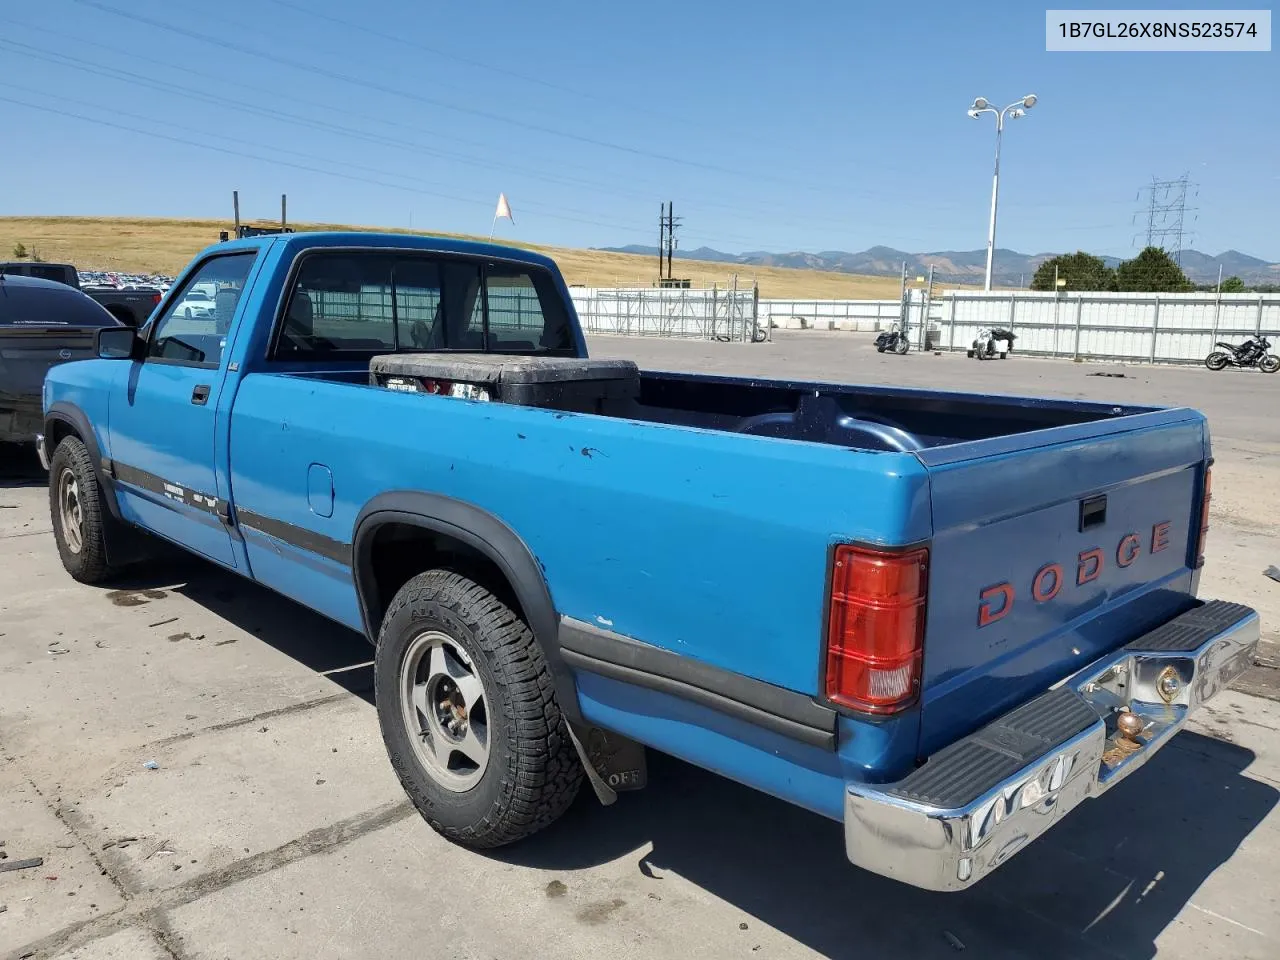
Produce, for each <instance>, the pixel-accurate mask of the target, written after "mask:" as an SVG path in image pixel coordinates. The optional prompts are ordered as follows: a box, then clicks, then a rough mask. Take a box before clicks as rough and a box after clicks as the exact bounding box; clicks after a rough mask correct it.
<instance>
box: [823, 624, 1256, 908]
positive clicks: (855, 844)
mask: <svg viewBox="0 0 1280 960" xmlns="http://www.w3.org/2000/svg"><path fill="white" fill-rule="evenodd" d="M1259 632H1260V628H1259V623H1258V615H1257V613H1255V612H1254V611H1253V610H1252V609H1250V608H1249V607H1246V606H1242V605H1241V604H1236V603H1227V602H1225V601H1221V600H1214V601H1211V602H1209V603H1206V604H1204V605H1203V606H1200V607H1197V608H1195V609H1193V610H1189V611H1188V612H1187V613H1184V614H1183V615H1182V616H1180V617H1176V618H1174V619H1173V620H1170V621H1169V622H1168V623H1166V624H1164V625H1163V626H1160V627H1158V628H1156V629H1155V630H1152V631H1151V632H1150V633H1148V634H1146V635H1145V636H1142V637H1139V638H1138V639H1137V640H1135V641H1134V642H1133V643H1130V644H1128V645H1127V646H1125V647H1121V648H1120V649H1119V650H1117V651H1115V652H1114V653H1111V654H1108V655H1107V656H1106V657H1103V658H1102V659H1100V660H1097V661H1095V662H1094V663H1092V664H1090V665H1089V666H1087V667H1085V668H1084V669H1083V670H1081V671H1079V672H1078V673H1075V674H1073V675H1072V676H1070V677H1067V678H1066V679H1065V680H1063V681H1062V682H1060V683H1059V684H1057V685H1056V686H1055V687H1054V688H1053V689H1051V690H1049V691H1048V692H1046V693H1044V694H1042V695H1040V696H1038V697H1036V698H1035V699H1034V700H1031V701H1029V702H1028V703H1025V704H1023V705H1022V706H1020V707H1018V708H1017V709H1015V710H1012V711H1010V712H1009V713H1007V714H1005V715H1004V716H1002V717H1000V718H998V719H996V720H994V721H992V722H991V723H989V724H988V725H987V726H985V727H983V728H982V729H981V730H979V731H977V732H976V733H973V734H971V735H970V736H968V737H965V738H964V739H963V740H960V741H957V742H956V743H954V744H952V745H951V746H949V747H946V748H945V749H943V750H941V751H939V752H938V753H936V754H934V755H933V756H932V757H930V758H929V760H928V762H927V763H925V764H924V765H923V766H921V767H920V768H919V769H917V770H915V771H913V772H912V773H910V774H909V775H908V776H906V777H905V778H903V779H902V780H899V781H898V782H897V783H889V784H860V783H855V784H850V785H849V786H848V789H847V791H846V794H845V805H844V829H845V849H846V851H847V853H848V856H849V859H850V860H851V861H852V862H853V863H855V864H857V865H858V866H860V867H864V868H866V869H867V870H871V871H873V872H875V873H880V874H883V875H885V876H889V877H893V878H895V879H897V880H901V881H902V882H904V883H909V884H912V885H913V886H917V887H923V888H925V889H928V890H942V891H952V890H962V889H964V888H966V887H969V886H972V885H973V884H974V883H976V882H977V881H979V880H980V879H982V878H983V877H984V876H986V875H987V874H989V873H990V872H991V871H993V870H995V869H996V868H997V867H999V866H1000V865H1001V864H1002V863H1004V862H1005V861H1006V860H1008V859H1009V858H1010V857H1012V856H1013V855H1014V854H1015V853H1017V852H1018V851H1019V850H1021V849H1022V848H1023V847H1025V846H1026V845H1027V844H1028V843H1030V842H1031V841H1032V840H1034V839H1036V837H1038V836H1040V835H1041V834H1043V833H1044V832H1045V831H1047V830H1048V829H1049V828H1050V827H1052V826H1053V825H1054V824H1055V823H1057V821H1058V820H1059V819H1060V818H1061V817H1062V816H1064V815H1065V814H1066V813H1067V812H1068V811H1070V810H1072V809H1073V808H1075V807H1076V806H1078V805H1079V804H1080V803H1082V802H1083V801H1084V800H1085V799H1087V798H1089V797H1093V796H1098V795H1100V794H1102V793H1103V792H1105V791H1106V790H1108V789H1109V788H1111V787H1112V786H1114V785H1115V784H1116V783H1118V782H1119V781H1121V780H1123V779H1124V778H1125V777H1127V776H1128V775H1129V774H1130V773H1132V772H1133V771H1134V770H1136V769H1137V768H1138V767H1140V766H1141V765H1142V764H1143V763H1145V762H1146V761H1147V759H1148V758H1150V757H1151V755H1152V754H1154V753H1155V752H1156V751H1157V750H1159V749H1160V748H1161V747H1162V746H1164V745H1165V744H1166V743H1167V742H1168V741H1169V738H1170V737H1172V736H1173V735H1174V734H1175V733H1177V732H1178V730H1180V729H1181V728H1182V727H1183V726H1184V725H1185V724H1186V721H1187V717H1188V716H1190V714H1191V713H1192V711H1194V710H1195V709H1196V708H1197V707H1198V706H1199V705H1200V704H1202V703H1204V702H1205V701H1206V700H1209V699H1210V698H1211V697H1213V696H1215V695H1216V694H1217V693H1218V692H1219V691H1220V690H1222V689H1223V688H1225V687H1226V686H1227V685H1228V684H1229V683H1231V681H1232V680H1234V679H1235V678H1236V677H1238V676H1239V675H1240V674H1241V673H1243V672H1244V671H1245V670H1246V669H1248V667H1249V665H1250V663H1251V662H1252V659H1253V654H1254V651H1255V650H1256V648H1257V645H1258V636H1259ZM1126 731H1127V732H1126Z"/></svg>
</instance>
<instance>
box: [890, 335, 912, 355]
mask: <svg viewBox="0 0 1280 960" xmlns="http://www.w3.org/2000/svg"><path fill="white" fill-rule="evenodd" d="M909 349H911V344H910V342H908V340H907V338H906V337H899V338H898V341H897V343H895V344H894V345H893V352H894V353H896V354H897V355H898V356H902V355H903V354H904V353H906V352H907V351H908V350H909Z"/></svg>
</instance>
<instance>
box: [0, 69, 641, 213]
mask: <svg viewBox="0 0 1280 960" xmlns="http://www.w3.org/2000/svg"><path fill="white" fill-rule="evenodd" d="M0 86H10V85H9V84H0ZM41 95H42V96H49V97H53V96H54V95H52V94H41ZM56 99H59V100H68V99H70V98H67V97H56ZM0 102H4V103H10V104H13V105H15V106H20V107H26V108H28V109H31V110H37V111H40V112H42V113H46V114H54V115H57V116H62V117H68V118H70V119H73V120H80V121H83V122H85V123H93V124H97V125H99V126H104V127H111V128H113V129H116V130H123V131H126V132H128V133H136V134H138V135H140V136H145V137H153V138H155V139H157V140H167V141H169V142H170V143H177V144H181V145H182V146H185V147H191V148H193V149H197V150H211V151H214V152H216V153H221V154H225V155H228V156H233V157H240V158H242V159H248V160H258V161H261V162H263V163H272V164H276V165H277V166H282V167H291V168H293V169H295V170H304V171H306V172H308V173H318V174H320V175H321V176H328V177H338V178H340V179H343V180H351V181H355V182H357V183H366V184H371V185H373V186H379V187H387V188H389V189H392V190H401V191H404V192H407V193H413V194H417V195H419V196H429V197H436V198H438V199H443V200H453V201H455V202H458V203H465V204H468V205H471V206H484V207H487V206H488V201H482V200H476V199H475V198H474V197H460V196H458V195H456V194H450V193H441V192H440V191H437V190H425V189H422V188H420V187H413V186H405V185H403V184H398V183H389V182H387V181H385V180H375V179H373V178H370V177H360V176H355V175H354V174H347V173H341V172H339V171H335V170H325V169H323V168H321V167H317V166H313V165H311V164H302V163H296V162H294V161H290V160H280V159H277V158H275V157H266V156H262V155H261V154H254V153H247V152H245V151H243V150H231V149H229V148H226V147H219V146H217V145H215V144H211V143H204V142H201V141H197V142H194V143H193V142H192V141H191V140H188V139H184V138H181V137H171V136H167V135H166V134H163V133H158V132H156V131H155V130H146V129H143V128H141V127H131V126H129V125H127V124H122V123H114V122H112V121H110V120H103V119H101V118H99V117H89V116H85V115H84V114H80V113H73V112H71V111H68V110H58V109H56V108H54V107H48V106H43V105H41V104H35V103H30V102H28V101H25V100H18V99H15V98H13V97H5V98H3V100H0ZM90 106H94V107H95V108H97V109H101V108H100V107H97V106H96V105H93V104H90ZM117 112H119V111H117ZM134 116H135V117H136V116H137V115H136V114H135V115H134ZM142 119H146V120H147V121H148V122H151V123H157V124H164V125H166V126H172V125H171V124H168V123H167V121H160V120H157V119H154V118H142ZM188 129H189V128H188ZM192 132H195V133H199V131H192ZM222 139H223V140H224V141H226V142H230V143H243V144H245V145H248V146H254V147H258V148H259V149H265V150H277V151H279V152H285V151H283V150H282V149H281V148H279V147H272V146H268V145H265V144H256V143H253V142H252V141H246V140H237V139H234V138H228V137H223V138H222ZM289 152H293V153H296V151H289ZM365 169H368V168H365ZM386 175H388V176H394V177H402V175H400V174H386ZM402 178H403V177H402ZM403 179H408V178H403ZM525 205H526V206H528V207H532V208H534V209H541V208H543V207H545V205H544V204H535V203H527V204H525ZM555 209H564V208H562V207H556V208H555ZM543 216H545V217H547V218H549V219H552V220H565V221H568V222H572V223H585V224H588V225H590V226H596V227H608V228H610V229H618V230H634V229H635V227H634V226H624V225H621V224H618V223H606V222H604V221H601V220H589V219H584V218H582V217H572V216H564V215H562V214H555V213H544V214H543Z"/></svg>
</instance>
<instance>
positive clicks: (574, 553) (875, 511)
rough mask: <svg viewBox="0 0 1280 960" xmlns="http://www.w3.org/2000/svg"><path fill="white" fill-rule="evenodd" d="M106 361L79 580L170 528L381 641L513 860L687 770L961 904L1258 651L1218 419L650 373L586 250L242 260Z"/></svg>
mask: <svg viewBox="0 0 1280 960" xmlns="http://www.w3.org/2000/svg"><path fill="white" fill-rule="evenodd" d="M196 285H199V286H200V288H201V289H204V290H213V291H216V292H215V293H214V295H213V301H214V304H213V308H212V309H211V310H210V311H208V312H207V313H202V314H201V315H199V316H186V315H184V314H183V313H182V311H180V310H179V309H178V305H180V304H181V303H182V302H183V299H184V291H186V290H188V289H192V288H194V287H195V286H196ZM96 352H97V358H96V359H90V360H85V361H79V362H73V363H68V364H64V365H61V366H58V367H55V368H54V369H52V370H51V371H50V372H49V375H48V377H47V380H46V382H45V386H44V403H43V408H44V433H43V436H42V438H41V440H40V442H39V448H40V452H41V456H42V458H43V459H44V461H45V462H46V465H47V466H48V468H49V504H50V511H51V514H52V519H53V526H54V533H55V537H56V540H57V545H58V550H59V552H60V554H61V558H62V562H63V564H64V566H65V567H66V569H67V571H68V572H69V573H70V575H71V576H73V577H75V578H76V579H77V580H80V581H83V582H87V583H97V582H101V581H104V580H106V579H108V578H110V577H111V576H112V575H113V572H114V571H117V570H119V569H120V568H122V567H123V566H125V565H127V564H130V563H133V562H135V561H137V560H140V559H143V558H145V557H146V556H147V555H148V551H149V550H150V549H153V548H154V546H155V544H156V539H155V538H161V539H163V540H166V541H169V542H170V543H172V544H176V545H178V546H180V547H183V548H185V549H186V550H188V551H190V552H192V553H195V554H198V555H200V556H202V557H204V558H206V559H208V560H210V561H212V562H213V563H216V564H218V565H220V566H222V567H225V568H226V569H228V570H233V571H235V572H237V573H239V574H241V575H243V576H245V577H248V578H250V579H252V580H255V581H257V582H258V583H261V584H264V585H265V586H267V587H269V588H271V589H273V590H275V591H278V592H279V593H281V594H283V595H285V596H287V597H291V598H293V599H294V600H296V601H298V602H299V603H302V604H304V605H306V606H307V607H310V608H311V609H313V610H317V611H319V612H320V613H322V614H324V615H326V616H327V617H330V618H332V619H333V620H336V621H337V622H339V623H342V624H345V625H347V626H349V627H350V628H352V629H353V630H358V631H360V632H361V633H363V634H364V635H365V636H366V637H367V638H368V640H369V641H370V642H371V643H373V644H374V645H375V646H376V654H375V664H376V667H375V672H376V690H375V692H376V699H377V708H378V716H379V721H380V724H381V728H382V733H383V736H384V739H385V742H386V746H387V750H388V753H389V755H390V759H391V762H392V764H393V765H394V767H395V770H396V772H397V774H398V775H399V777H400V780H401V782H402V783H403V785H404V788H405V790H406V792H407V793H408V794H409V796H410V797H411V798H412V800H413V801H414V803H415V804H416V805H417V806H418V808H419V809H420V810H421V812H422V814H423V816H424V817H425V818H426V819H427V820H428V821H429V822H430V823H431V824H432V826H433V827H435V828H436V829H437V830H439V831H440V832H441V833H442V834H444V835H446V836H447V837H450V838H452V839H453V840H455V841H457V842H460V843H463V844H466V845H470V846H473V847H480V848H483V847H493V846H497V845H501V844H506V843H510V842H512V841H516V840H519V839H521V838H522V837H525V836H527V835H529V834H531V833H533V832H534V831H536V830H539V829H540V828H542V827H545V826H546V825H548V824H550V823H551V822H552V821H554V820H555V819H556V818H557V817H558V816H560V815H561V814H562V813H563V812H564V811H565V809H566V808H567V807H568V806H569V804H570V803H571V802H572V800H573V798H574V796H575V794H576V793H577V791H578V790H579V788H580V786H581V784H582V782H583V780H584V779H585V780H586V781H587V782H589V784H590V785H591V787H592V788H593V789H594V790H595V792H596V794H597V795H598V796H599V797H600V799H601V800H602V801H603V802H605V803H609V802H612V801H613V800H615V799H616V796H617V793H618V791H620V790H629V789H634V788H638V787H640V786H642V785H643V784H644V782H645V779H646V769H645V764H644V753H645V751H644V748H645V747H650V748H653V749H656V750H660V751H664V752H667V753H670V754H674V755H676V756H678V757H681V758H683V759H685V760H687V761H689V762H691V763H694V764H697V765H700V766H702V767H705V768H707V769H710V770H713V771H716V772H718V773H720V774H723V775H724V776H727V777H731V778H733V779H735V780H738V781H740V782H742V783H744V784H748V785H750V786H752V787H755V788H757V789H759V790H763V791H765V792H767V793H770V794H773V795H775V796H777V797H781V798H783V799H784V800H787V801H790V802H792V803H795V804H798V805H800V806H802V807H805V808H807V809H809V810H812V811H815V812H817V813H819V814H821V815H823V816H826V817H829V818H831V819H832V820H835V821H837V822H840V823H842V824H843V828H844V837H845V846H846V852H847V855H848V858H849V859H850V860H851V861H852V862H853V863H854V864H856V865H858V866H861V867H864V868H866V869H868V870H872V871H875V872H878V873H881V874H885V875H888V876H891V877H895V878H897V879H899V880H901V881H904V882H906V883H909V884H913V885H916V886H919V887H924V888H928V889H933V890H944V891H945V890H959V889H963V888H966V887H968V886H970V885H972V884H973V883H975V882H977V881H978V880H980V879H981V878H982V877H984V876H986V875H987V874H989V873H990V872H991V871H992V870H994V869H996V868H997V867H998V866H1000V864H1002V863H1003V862H1004V861H1006V860H1007V859H1009V858H1010V857H1011V856H1012V855H1013V854H1015V853H1017V852H1018V851H1020V850H1021V849H1023V848H1024V847H1025V846H1027V845H1028V844H1029V843H1030V842H1031V841H1032V840H1034V839H1035V838H1036V837H1037V836H1039V835H1041V834H1042V833H1044V832H1045V831H1046V830H1048V829H1049V828H1050V827H1051V826H1053V825H1054V824H1055V823H1056V822H1057V821H1058V820H1059V819H1060V818H1061V817H1062V816H1064V815H1065V814H1066V813H1067V812H1068V811H1070V810H1071V809H1072V808H1074V807H1075V806H1077V805H1078V804H1080V803H1081V802H1083V801H1084V800H1085V799H1087V798H1090V797H1095V796H1098V795H1100V794H1102V793H1103V792H1105V791H1106V790H1107V789H1109V788H1110V787H1112V786H1114V785H1115V784H1116V783H1118V782H1119V781H1120V780H1121V779H1123V778H1125V777H1126V776H1128V775H1129V774H1130V773H1132V772H1134V771H1135V770H1136V769H1137V768H1138V767H1140V766H1141V765H1142V764H1143V762H1144V761H1146V760H1147V759H1148V758H1149V757H1150V756H1151V755H1152V754H1153V753H1154V752H1155V751H1156V750H1158V749H1159V748H1160V747H1161V746H1163V745H1164V744H1165V743H1166V742H1167V741H1168V740H1169V738H1170V737H1171V736H1172V735H1173V734H1175V733H1176V732H1177V731H1178V730H1179V729H1180V728H1181V727H1182V726H1183V725H1184V724H1185V722H1186V720H1187V717H1188V716H1189V715H1190V714H1191V713H1192V712H1193V711H1194V710H1195V709H1196V708H1197V707H1198V706H1199V705H1200V704H1201V703H1203V702H1204V701H1205V700H1207V699H1209V698H1210V697H1212V696H1214V695H1215V694H1216V693H1217V692H1218V691H1219V690H1221V689H1222V688H1224V687H1225V686H1226V685H1227V684H1228V683H1230V682H1231V681H1232V680H1233V679H1234V678H1235V677H1236V676H1238V675H1239V674H1240V673H1241V672H1242V671H1243V670H1244V669H1246V667H1247V666H1248V665H1249V663H1250V661H1251V657H1252V654H1253V651H1254V649H1255V646H1256V644H1257V639H1258V635H1259V625H1258V618H1257V615H1256V614H1255V613H1254V611H1252V610H1251V609H1249V608H1248V607H1245V606H1241V605H1238V604H1234V603H1229V602H1225V601H1221V600H1213V601H1207V602H1206V601H1203V600H1199V599H1197V597H1196V589H1197V583H1198V580H1199V573H1200V568H1201V566H1202V564H1203V558H1204V540H1205V535H1206V531H1207V528H1208V516H1209V513H1208V506H1209V495H1210V465H1211V462H1212V461H1211V455H1210V444H1209V434H1208V429H1207V426H1206V422H1205V419H1204V417H1203V416H1202V415H1201V414H1199V413H1197V412H1195V411H1193V410H1189V409H1183V408H1179V409H1156V408H1148V407H1125V406H1113V405H1110V404H1101V403H1091V402H1082V401H1061V400H1044V399H1029V398H1017V397H1001V396H982V395H972V394H962V393H944V392H939V391H928V390H911V389H898V388H893V387H865V386H850V385H841V384H830V383H804V382H788V381H779V380H762V379H735V378H726V377H716V376H706V375H696V374H683V373H662V372H650V371H640V370H638V369H637V368H636V367H635V365H634V364H629V363H626V362H619V361H602V360H595V359H592V358H590V357H588V355H587V350H586V344H585V341H584V338H583V334H582V331H581V329H580V327H579V325H578V321H577V317H576V314H575V312H574V309H573V304H572V301H571V299H570V297H569V294H568V290H567V289H566V286H565V283H564V281H563V279H562V277H561V275H560V273H559V271H558V270H557V268H556V266H555V264H554V263H553V262H552V261H551V260H549V259H547V258H545V257H542V256H539V255H536V254H533V253H529V252H526V251H522V250H515V249H509V248H506V247H502V246H495V245H486V244H480V243H469V242H461V241H452V240H445V239H434V238H424V237H410V236H395V235H374V234H364V233H361V234H346V233H312V234H304V233H298V234H291V235H281V236H274V237H256V238H251V239H244V240H235V241H231V242H224V243H221V244H218V245H216V246H213V247H211V248H209V249H207V250H205V251H204V252H202V253H201V254H200V255H199V256H198V257H197V258H196V259H195V260H194V261H193V262H192V264H191V265H190V266H189V267H188V268H187V270H186V271H185V273H184V274H183V276H182V277H181V279H180V280H179V282H178V283H177V284H176V285H175V286H174V288H173V289H172V290H171V291H170V292H169V294H168V295H167V297H166V298H165V300H164V301H163V302H162V303H161V304H160V305H159V307H157V309H156V311H155V313H154V314H153V315H152V317H151V318H150V320H149V321H148V322H147V323H146V324H145V325H144V326H143V327H142V328H140V329H139V330H137V331H135V330H132V329H125V328H117V329H106V330H103V331H102V332H101V333H100V334H99V335H98V339H97V345H96ZM1206 816H1212V812H1211V811H1206Z"/></svg>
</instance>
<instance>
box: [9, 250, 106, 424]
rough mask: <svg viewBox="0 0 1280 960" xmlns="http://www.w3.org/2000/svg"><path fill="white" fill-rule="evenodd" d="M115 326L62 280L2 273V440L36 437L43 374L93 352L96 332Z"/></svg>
mask: <svg viewBox="0 0 1280 960" xmlns="http://www.w3.org/2000/svg"><path fill="white" fill-rule="evenodd" d="M115 326H119V322H118V321H117V320H116V319H115V318H114V317H112V316H111V314H109V313H107V311H106V310H104V309H103V308H102V307H101V306H100V305H99V304H97V303H95V302H94V301H93V300H91V299H89V297H87V296H85V295H84V294H83V293H81V292H80V291H79V290H76V289H74V288H73V287H70V286H67V285H66V284H64V283H61V282H58V281H53V280H39V279H35V278H32V277H25V276H13V275H0V441H7V442H19V443H29V442H31V441H33V440H35V438H36V435H37V434H39V433H40V432H41V431H42V430H43V424H44V415H43V412H42V409H41V397H40V391H41V388H42V386H43V385H44V377H45V373H46V372H47V371H48V370H49V368H50V367H52V366H54V365H55V364H58V363H65V362H67V361H68V360H77V359H82V358H85V357H92V356H95V355H96V354H95V352H94V335H95V334H96V333H97V331H98V330H100V329H102V328H104V327H115Z"/></svg>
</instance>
